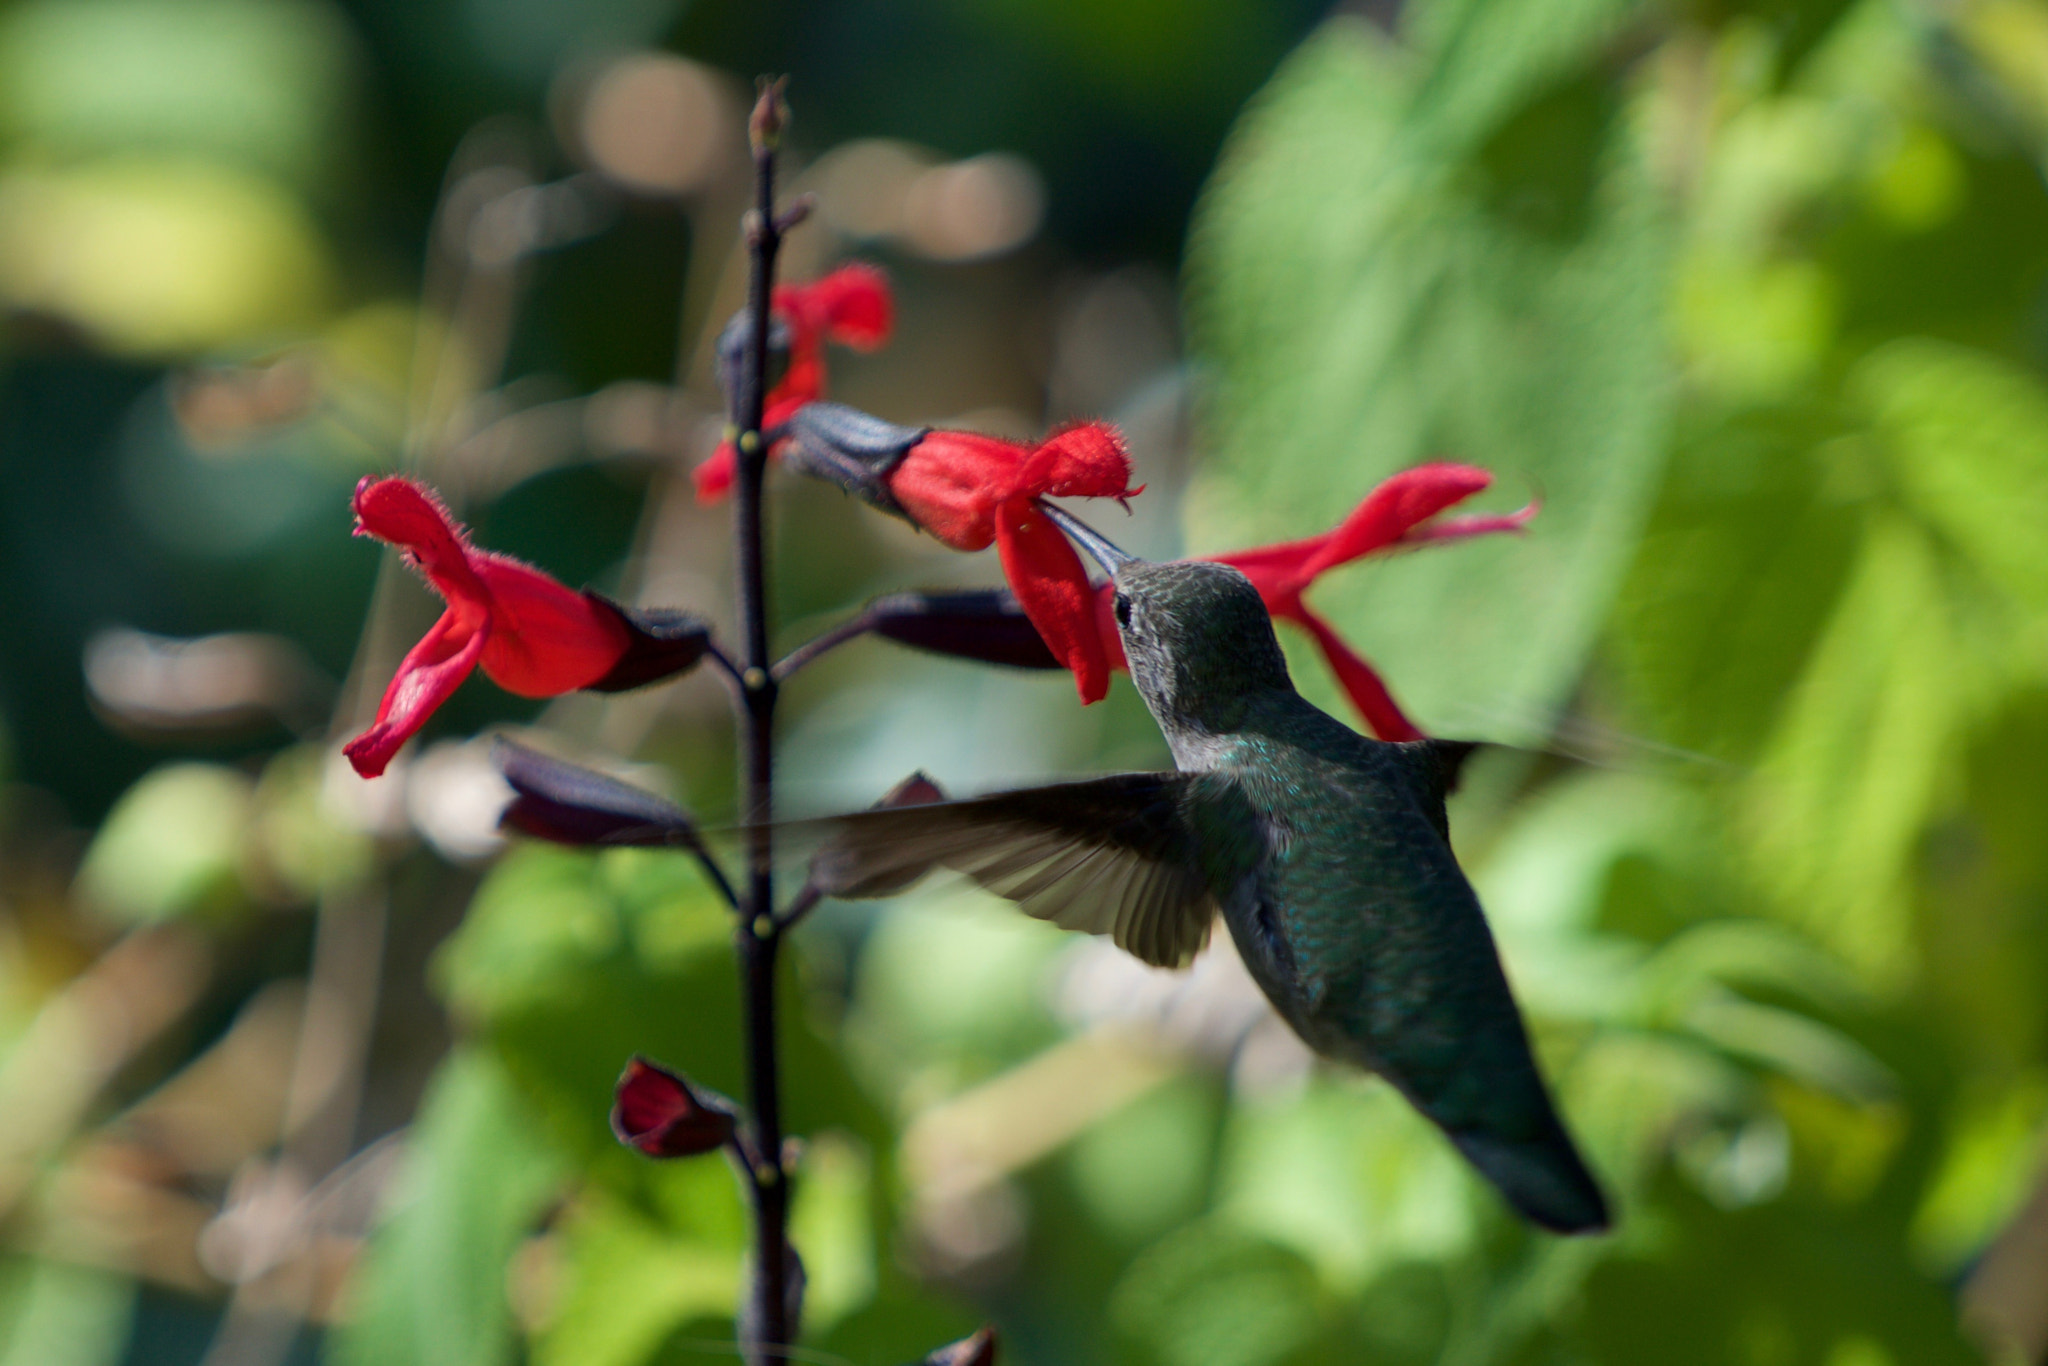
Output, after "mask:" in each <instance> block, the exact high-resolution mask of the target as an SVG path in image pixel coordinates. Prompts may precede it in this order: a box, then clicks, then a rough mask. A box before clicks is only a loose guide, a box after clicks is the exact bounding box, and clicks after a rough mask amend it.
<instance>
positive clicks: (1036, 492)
mask: <svg viewBox="0 0 2048 1366" xmlns="http://www.w3.org/2000/svg"><path fill="white" fill-rule="evenodd" d="M1130 480H1131V458H1130V455H1129V453H1128V452H1127V451H1125V449H1124V443H1123V438H1122V437H1121V436H1119V435H1118V434H1117V431H1116V429H1115V428H1114V427H1111V426H1109V425H1107V424H1106V423H1100V422H1090V423H1084V424H1082V425H1080V426H1076V427H1069V428H1067V429H1066V430H1065V431H1062V432H1057V433H1055V434H1054V435H1053V436H1051V437H1050V438H1048V439H1047V440H1046V441H1044V442H1042V443H1040V444H1039V445H1036V446H1028V445H1022V444H1019V443H1017V442H1014V441H1005V440H1003V439H1002V438H1000V437H994V436H983V435H980V434H979V433H976V432H947V431H940V432H932V433H930V434H929V435H927V436H925V437H924V438H923V439H922V440H921V441H919V442H918V443H917V444H916V445H914V446H912V447H911V448H910V449H909V451H908V452H907V453H905V454H904V456H903V457H902V459H901V460H900V461H898V462H897V463H896V464H895V466H894V467H893V468H892V469H890V470H889V471H888V472H887V473H886V474H885V475H883V476H882V482H883V484H884V485H885V486H886V487H887V489H888V493H889V497H891V498H892V499H894V500H895V502H896V505H897V507H898V508H899V509H900V510H901V511H902V513H903V514H904V515H905V516H907V517H908V518H909V519H910V520H911V521H912V522H914V523H916V524H917V525H918V526H920V527H922V528H923V529H924V530H926V531H929V532H930V533H931V534H932V535H934V536H936V537H937V538H938V539H939V540H941V541H943V542H945V543H946V544H947V545H949V546H951V547H952V548H953V549H955V550H981V549H985V548H986V547H987V546H988V544H989V542H991V541H993V542H995V545H996V549H997V552H998V553H999V554H1000V555H1001V556H1002V561H1003V573H1004V575H1005V576H1007V577H1008V579H1009V580H1010V587H1011V589H1012V590H1013V591H1015V593H1016V594H1017V601H1018V603H1019V605H1021V606H1022V607H1023V609H1024V614H1025V615H1026V616H1028V617H1030V618H1031V624H1032V625H1033V626H1035V627H1037V628H1038V634H1039V635H1040V636H1041V637H1043V638H1044V640H1045V643H1046V645H1047V647H1049V648H1050V649H1051V650H1052V652H1053V653H1054V654H1055V655H1057V656H1059V658H1060V660H1061V662H1063V663H1064V664H1065V665H1066V666H1067V667H1068V668H1069V669H1072V670H1073V672H1074V686H1075V687H1076V688H1078V689H1079V690H1080V693H1081V700H1082V701H1083V702H1095V701H1099V700H1100V699H1101V698H1102V697H1103V696H1104V695H1105V694H1106V693H1108V691H1109V668H1110V663H1109V661H1110V656H1109V651H1108V649H1107V648H1106V647H1105V645H1104V644H1103V639H1102V633H1101V632H1100V630H1098V629H1097V627H1096V624H1095V606H1094V593H1095V590H1094V589H1093V588H1092V587H1090V586H1089V583H1088V571H1087V570H1086V569H1085V568H1083V567H1082V564H1081V557H1080V556H1079V555H1077V554H1075V553H1074V547H1073V546H1071V545H1069V544H1068V543H1067V538H1066V537H1065V536H1064V535H1062V534H1061V533H1060V530H1059V528H1057V527H1055V526H1054V525H1053V524H1052V523H1051V522H1050V521H1048V520H1047V519H1046V516H1045V514H1044V513H1043V512H1041V511H1039V509H1038V506H1037V504H1036V501H1035V500H1036V499H1038V498H1040V497H1042V496H1051V497H1055V498H1116V499H1119V500H1121V499H1124V498H1129V497H1131V496H1132V495H1133V494H1136V493H1138V492H1140V490H1138V489H1134V488H1132V487H1130Z"/></svg>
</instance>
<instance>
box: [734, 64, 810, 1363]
mask: <svg viewBox="0 0 2048 1366" xmlns="http://www.w3.org/2000/svg"><path fill="white" fill-rule="evenodd" d="M787 122H788V107H787V106H786V105H785V104H784V103H783V100H782V81H781V80H779V79H778V80H774V81H766V82H763V84H762V88H761V94H760V98H759V100H758V101H756V103H755V105H754V112H753V116H752V118H751V119H750V120H749V121H748V125H747V131H748V136H749V141H750V143H751V145H752V150H753V156H754V208H753V210H752V212H751V213H749V214H748V217H747V224H746V237H747V255H748V273H747V317H748V322H749V333H748V336H747V338H746V341H747V345H746V347H745V349H744V351H743V353H742V357H741V363H740V372H739V376H738V383H737V384H736V385H735V387H734V392H733V394H732V403H733V408H732V414H733V425H734V427H736V428H737V429H738V430H737V431H736V433H735V434H734V437H733V447H734V450H735V452H736V454H737V457H738V458H737V462H736V467H735V470H734V475H735V478H734V494H735V496H734V498H733V545H734V553H735V556H736V563H737V573H736V576H735V577H736V581H737V585H738V594H739V618H740V629H741V631H742V633H743V636H744V650H745V653H744V655H743V656H742V663H741V671H740V678H739V694H740V703H741V707H740V710H741V736H740V763H741V775H740V776H741V788H742V792H741V810H742V811H743V813H744V815H745V819H746V822H747V825H748V827H749V835H748V841H747V875H746V878H745V893H744V895H743V896H742V897H741V900H740V915H739V921H738V924H737V926H736V928H735V933H734V939H735V941H736V947H737V950H738V955H739V964H740V991H741V997H742V1000H743V1002H744V1011H745V1032H746V1053H747V1109H748V1112H749V1114H750V1115H751V1117H752V1128H753V1134H752V1138H753V1142H752V1143H751V1145H750V1147H751V1148H752V1151H753V1153H754V1154H755V1158H754V1160H753V1161H751V1162H749V1163H747V1164H746V1167H747V1172H746V1180H747V1186H748V1189H749V1191H750V1193H751V1195H752V1197H753V1206H754V1267H753V1275H752V1276H751V1277H750V1278H749V1283H748V1289H749V1293H750V1294H751V1295H752V1296H753V1303H752V1304H751V1305H750V1306H747V1307H746V1308H745V1309H744V1310H743V1313H742V1318H743V1319H744V1320H746V1321H747V1322H748V1323H749V1324H750V1325H751V1327H752V1329H753V1332H752V1333H751V1334H749V1335H748V1336H750V1337H751V1338H752V1339H753V1340H752V1341H751V1342H749V1343H748V1344H747V1346H748V1347H749V1348H750V1349H751V1355H752V1356H753V1358H754V1359H755V1360H756V1361H761V1362H765V1361H767V1360H769V1359H771V1358H773V1359H779V1358H781V1357H783V1356H785V1355H786V1354H787V1349H788V1347H789V1344H790V1343H791V1342H792V1341H793V1340H794V1338H795V1336H796V1330H797V1326H798V1325H797V1324H796V1322H795V1321H794V1320H795V1314H793V1313H792V1312H791V1311H792V1309H793V1308H795V1306H794V1305H793V1304H792V1302H791V1301H792V1298H793V1297H792V1296H791V1294H790V1285H789V1276H790V1270H791V1267H790V1262H791V1258H790V1255H789V1170H788V1165H787V1163H786V1161H785V1160H784V1156H783V1146H784V1145H783V1141H782V1094H781V1073H780V1060H779V1058H778V1057H777V1055H776V1020H775V1016H776V1001H775V965H776V959H777V957H778V956H779V953H780V950H781V947H782V933H783V925H782V924H781V922H780V921H779V920H778V919H777V917H776V915H775V871H774V848H773V844H772V840H773V834H772V832H771V829H770V825H769V822H770V821H771V820H773V818H774V811H775V799H774V780H775V701H776V695H777V692H778V688H779V685H778V684H777V682H776V679H775V674H774V670H773V663H774V661H773V660H772V659H771V658H770V656H769V653H768V571H767V555H766V546H765V544H764V537H763V519H762V515H761V497H762V487H763V484H764V482H765V479H766V475H767V470H768V442H767V440H766V438H765V437H764V435H763V433H762V426H763V423H762V417H763V414H764V411H765V409H766V406H767V397H768V389H767V378H768V347H769V328H770V325H771V318H770V307H769V306H770V300H771V296H772V293H773V290H774V285H775V257H776V254H777V252H778V251H780V249H781V246H782V235H783V233H784V232H785V231H786V230H787V229H788V228H789V227H790V226H792V223H791V222H789V221H786V220H782V219H779V218H778V217H777V215H776V212H775V158H776V151H777V148H778V145H779V143H780V141H781V135H782V130H783V128H784V126H785V125H786V124H787Z"/></svg>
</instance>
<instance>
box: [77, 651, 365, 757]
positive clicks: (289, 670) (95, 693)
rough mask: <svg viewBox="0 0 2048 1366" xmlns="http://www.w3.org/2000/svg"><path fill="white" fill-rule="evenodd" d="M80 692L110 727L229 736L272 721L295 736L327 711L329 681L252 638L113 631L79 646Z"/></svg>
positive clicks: (294, 656)
mask: <svg viewBox="0 0 2048 1366" xmlns="http://www.w3.org/2000/svg"><path fill="white" fill-rule="evenodd" d="M85 685H86V689H87V691H88V692H89V693H90V694H91V695H92V700H93V702H94V704H95V705H96V706H97V707H98V708H99V709H100V710H101V712H102V714H103V715H104V716H105V717H106V718H107V719H108V720H110V721H111V722H112V723H113V724H114V725H116V726H118V727H120V728H122V729H127V730H139V731H159V732H162V731H228V730H238V729H244V728H248V727H251V726H255V725H261V724H262V723H263V722H265V721H266V720H269V719H271V718H275V719H276V720H277V721H278V722H279V723H281V724H282V725H284V726H285V727H286V729H288V730H290V731H292V732H293V733H295V734H301V735H303V734H305V733H306V732H307V731H309V730H311V729H313V728H314V727H316V726H317V725H318V724H319V723H320V720H321V719H322V718H323V717H324V716H325V714H326V712H327V709H328V708H329V707H330V706H332V704H333V698H334V682H333V680H331V679H329V678H327V677H325V676H323V675H322V674H321V672H320V671H319V669H318V668H316V667H315V666H314V665H313V663H312V661H311V660H309V659H308V658H307V657H306V653H305V651H303V650H301V649H300V648H299V647H298V646H297V645H296V644H294V643H293V642H291V641H289V640H286V639H285V638H284V637H282V636H273V635H264V634H261V633H258V632H254V631H234V632H227V633H223V634H220V635H211V636H197V637H193V638H191V639H186V640H181V639H178V638H176V637H173V636H156V635H150V634H148V633H147V632H143V631H137V630H132V629H130V628H128V627H113V628H110V629H108V630H104V631H101V632H99V633H97V634H96V635H94V636H93V637H92V638H91V639H89V640H88V641H86V643H85Z"/></svg>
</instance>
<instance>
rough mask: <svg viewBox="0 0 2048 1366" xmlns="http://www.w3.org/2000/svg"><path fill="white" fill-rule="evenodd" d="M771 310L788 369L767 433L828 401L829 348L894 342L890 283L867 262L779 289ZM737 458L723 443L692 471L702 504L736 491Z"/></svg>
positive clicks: (773, 400) (766, 412) (773, 397)
mask: <svg viewBox="0 0 2048 1366" xmlns="http://www.w3.org/2000/svg"><path fill="white" fill-rule="evenodd" d="M769 305H770V307H771V308H772V309H773V311H774V315H775V317H776V318H777V320H779V321H780V322H782V323H783V324H784V325H785V326H787V327H788V329H789V368H788V369H787V370H785V371H783V374H782V379H781V381H780V382H779V383H778V384H776V386H775V388H774V389H773V390H771V391H770V392H769V394H768V401H767V404H766V406H765V407H764V409H763V410H762V414H761V426H762V427H763V429H772V428H775V427H779V426H781V425H782V424H783V423H785V422H787V421H789V419H790V417H791V416H792V415H793V414H794V413H795V412H796V410H797V409H799V408H801V407H803V406H804V405H805V404H806V403H811V402H815V401H816V400H818V399H821V398H823V397H824V396H825V343H826V342H836V343H838V344H839V345H841V346H850V347H852V348H853V349H854V350H856V351H872V350H874V349H875V348H876V347H878V346H880V345H881V344H882V343H883V342H886V341H887V340H889V331H890V329H891V328H892V327H893V326H894V325H895V321H896V305H895V302H894V300H893V299H891V297H890V295H889V278H888V277H887V276H886V275H884V274H882V272H881V271H880V270H878V269H876V268H875V267H874V266H871V265H867V264H865V263H863V262H855V263H854V264H852V265H846V266H841V267H840V268H839V269H837V270H835V271H833V272H832V273H831V274H830V275H827V276H825V277H824V278H822V279H818V280H813V281H812V282H811V283H810V284H807V285H777V286H776V287H775V292H774V294H773V295H772V296H771V297H770V300H769ZM738 460H739V457H738V453H737V452H736V451H735V450H734V449H733V444H732V442H730V441H722V442H720V443H719V446H718V449H717V450H715V451H713V452H712V453H711V458H710V459H709V460H706V461H705V462H704V463H703V464H701V465H699V466H697V468H696V469H695V470H693V471H692V472H691V475H690V477H691V479H692V480H693V481H694V482H695V483H696V485H697V501H698V502H700V503H715V502H717V501H718V500H719V499H721V498H723V497H725V495H726V493H727V492H728V491H729V490H730V489H731V488H732V481H733V475H734V473H735V471H736V469H737V467H738Z"/></svg>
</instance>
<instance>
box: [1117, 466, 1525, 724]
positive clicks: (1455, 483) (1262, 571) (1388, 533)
mask: <svg viewBox="0 0 2048 1366" xmlns="http://www.w3.org/2000/svg"><path fill="white" fill-rule="evenodd" d="M1492 482H1493V476H1492V475H1491V474H1488V473H1487V472H1486V471H1485V470H1482V469H1474V468H1473V467H1472V466H1470V465H1419V466H1417V467H1416V468H1414V469H1412V470H1403V471H1401V473H1399V474H1396V475H1394V476H1393V477H1392V478H1390V479H1388V480H1386V481H1385V482H1384V483H1382V484H1380V486H1379V487H1378V488H1375V489H1374V490H1373V491H1372V492H1371V493H1368V494H1367V495H1366V496H1365V500H1364V501H1363V502H1361V503H1360V504H1359V505H1358V506H1357V507H1356V508H1355V509H1353V511H1352V513H1351V515H1350V516H1349V517H1347V518H1345V519H1344V521H1343V522H1342V523H1341V524H1339V525H1338V526H1337V527H1336V529H1334V530H1332V531H1326V532H1324V533H1323V534H1322V535H1320V536H1311V537H1309V538H1308V539H1307V540H1303V541H1288V542H1285V543H1283V544H1280V545H1267V546H1258V547H1255V548H1253V549H1251V550H1238V551H1233V552H1231V553H1230V554H1227V555H1205V556H1201V557H1200V558H1202V559H1207V560H1215V561H1217V562H1219V563H1222V564H1227V565H1231V566H1234V567H1235V568H1238V569H1241V570H1243V571H1244V573H1245V576H1246V577H1247V578H1249V579H1250V580H1251V581H1252V584H1253V586H1254V587H1256V588H1257V589H1258V590H1259V596H1260V597H1262V598H1264V599H1265V602H1266V610H1267V611H1269V612H1271V613H1272V614H1273V616H1274V618H1275V619H1276V620H1284V621H1291V622H1294V623H1295V624H1296V625H1298V626H1302V627H1305V628H1306V629H1307V630H1308V632H1309V634H1311V635H1313V636H1314V637H1315V639H1316V645H1317V646H1318V647H1319V648H1320V649H1321V650H1322V652H1323V658H1324V659H1326V660H1328V661H1329V664H1330V668H1331V670H1332V671H1333V672H1334V673H1335V674H1336V675H1337V681H1338V682H1339V683H1341V684H1342V685H1343V687H1344V691H1345V692H1346V693H1347V694H1349V696H1350V698H1351V703H1352V705H1353V706H1355V707H1357V708H1358V711H1359V714H1360V715H1361V716H1363V717H1364V718H1365V722H1366V724H1367V725H1368V726H1370V727H1371V728H1372V732H1373V734H1375V735H1377V736H1379V738H1380V739H1382V740H1420V739H1422V738H1423V735H1422V732H1421V731H1420V730H1419V729H1417V728H1416V726H1415V723H1414V722H1412V721H1410V720H1409V719H1408V718H1407V716H1405V715H1404V714H1403V713H1402V711H1401V708H1400V707H1399V706H1398V705H1396V704H1395V702H1394V699H1393V695H1392V694H1391V693H1389V692H1388V691H1387V685H1386V684H1385V683H1383V682H1381V681H1380V676H1379V674H1378V673H1376V672H1375V671H1374V670H1373V667H1372V666H1371V665H1370V664H1367V663H1366V662H1365V661H1364V660H1363V659H1361V658H1359V657H1358V654H1357V652H1356V651H1354V650H1353V649H1352V648H1351V647H1350V646H1349V645H1347V644H1345V643H1344V641H1343V639H1342V638H1340V637H1339V636H1338V635H1337V633H1336V631H1334V630H1332V629H1331V627H1330V624H1329V623H1328V622H1326V621H1324V620H1323V619H1322V618H1321V617H1320V616H1317V615H1316V614H1315V613H1314V612H1313V611H1311V610H1309V607H1308V604H1307V603H1305V602H1303V601H1302V594H1304V593H1305V592H1307V591H1308V587H1309V585H1310V584H1312V583H1314V582H1315V581H1316V579H1317V578H1318V577H1320V576H1321V575H1322V574H1324V573H1325V572H1327V571H1329V570H1332V569H1335V568H1336V567H1337V566H1339V565H1344V564H1349V563H1351V562H1352V561H1353V560H1356V559H1360V558H1363V557H1364V556H1367V555H1376V554H1383V553H1386V552H1389V551H1394V550H1400V549H1403V548H1405V547H1409V546H1417V545H1425V544H1428V543H1429V542H1431V541H1452V540H1462V539H1464V538H1465V537H1468V536H1483V535H1486V534H1488V533H1489V532H1495V531H1518V530H1520V529H1521V528H1522V527H1523V526H1524V525H1525V524H1526V523H1527V522H1528V521H1529V519H1530V518H1532V517H1534V516H1535V515H1536V506H1535V504H1533V503H1532V504H1530V505H1529V506H1528V507H1525V508H1523V509H1522V510H1521V511H1519V512H1510V513H1505V514H1501V515H1498V516H1494V515H1482V516H1473V517H1448V518H1445V519H1443V520H1441V521H1431V520H1430V519H1431V518H1433V517H1435V516H1436V515H1437V514H1438V513H1440V512H1442V511H1443V510H1444V509H1446V508H1449V507H1453V506H1455V505H1456V504H1458V503H1462V502H1464V501H1465V500H1466V499H1467V498H1470V497H1471V496H1472V495H1473V494H1475V493H1478V492H1479V491H1480V490H1481V489H1483V488H1485V487H1486V486H1487V485H1489V484H1491V483H1492ZM1112 596H1113V595H1112V593H1111V592H1110V590H1109V588H1108V586H1107V585H1104V587H1103V588H1102V589H1101V590H1100V592H1099V593H1098V595H1097V599H1096V620H1097V623H1098V626H1099V629H1100V631H1101V633H1102V635H1103V638H1104V640H1105V641H1106V642H1107V643H1108V647H1109V649H1110V651H1111V655H1110V658H1111V663H1112V665H1113V667H1116V668H1124V667H1126V665H1125V662H1124V658H1123V645H1122V642H1121V641H1119V640H1118V638H1117V633H1116V625H1115V622H1114V619H1113V618H1112V616H1111V612H1110V608H1111V598H1112Z"/></svg>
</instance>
